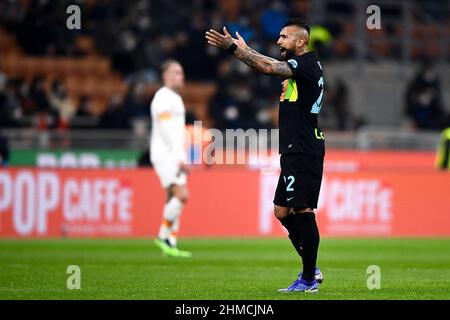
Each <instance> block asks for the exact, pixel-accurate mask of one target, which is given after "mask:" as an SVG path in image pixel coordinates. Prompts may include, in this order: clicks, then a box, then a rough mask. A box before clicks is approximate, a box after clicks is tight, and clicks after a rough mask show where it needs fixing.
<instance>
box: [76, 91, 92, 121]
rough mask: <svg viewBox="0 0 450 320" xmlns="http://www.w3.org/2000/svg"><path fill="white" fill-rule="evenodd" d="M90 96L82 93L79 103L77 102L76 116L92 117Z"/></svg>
mask: <svg viewBox="0 0 450 320" xmlns="http://www.w3.org/2000/svg"><path fill="white" fill-rule="evenodd" d="M91 103H92V101H91V97H89V96H86V95H82V96H81V98H80V103H79V104H78V108H77V111H76V113H75V116H77V117H92V106H91Z"/></svg>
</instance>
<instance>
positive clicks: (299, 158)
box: [273, 153, 324, 209]
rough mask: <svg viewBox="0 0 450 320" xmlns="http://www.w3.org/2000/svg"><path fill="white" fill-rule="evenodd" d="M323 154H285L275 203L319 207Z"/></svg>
mask: <svg viewBox="0 0 450 320" xmlns="http://www.w3.org/2000/svg"><path fill="white" fill-rule="evenodd" d="M323 160H324V157H323V156H318V155H312V154H297V153H296V154H283V155H281V158H280V165H281V173H280V178H279V179H278V185H277V190H276V191H275V198H274V200H273V203H274V204H275V205H277V206H280V207H288V208H307V207H310V208H312V209H315V208H317V202H318V200H319V192H320V185H321V183H322V175H323Z"/></svg>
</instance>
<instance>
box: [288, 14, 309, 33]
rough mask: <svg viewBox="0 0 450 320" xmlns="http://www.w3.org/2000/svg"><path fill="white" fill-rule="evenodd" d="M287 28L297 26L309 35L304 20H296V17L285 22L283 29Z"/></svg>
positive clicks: (306, 23) (307, 26) (307, 25)
mask: <svg viewBox="0 0 450 320" xmlns="http://www.w3.org/2000/svg"><path fill="white" fill-rule="evenodd" d="M288 26H298V27H300V28H303V29H305V30H306V31H307V32H308V35H309V29H310V28H309V24H308V22H306V21H305V20H303V19H301V18H297V17H290V18H289V19H287V20H286V22H285V24H284V27H288Z"/></svg>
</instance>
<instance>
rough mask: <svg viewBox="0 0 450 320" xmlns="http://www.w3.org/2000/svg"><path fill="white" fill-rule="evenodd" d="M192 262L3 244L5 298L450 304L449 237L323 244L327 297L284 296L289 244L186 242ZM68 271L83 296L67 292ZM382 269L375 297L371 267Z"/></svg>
mask: <svg viewBox="0 0 450 320" xmlns="http://www.w3.org/2000/svg"><path fill="white" fill-rule="evenodd" d="M180 245H181V248H183V249H187V250H191V251H192V252H193V257H192V258H190V259H186V258H185V259H183V258H168V257H163V256H161V254H160V252H159V251H158V249H157V248H156V247H155V246H154V244H153V241H152V240H151V239H148V240H146V239H139V240H78V239H77V240H75V239H53V240H1V241H0V299H211V300H213V299H226V300H228V299H270V300H272V299H273V300H275V299H449V298H450V239H448V238H447V239H322V241H321V244H320V251H319V260H318V264H319V266H320V268H321V270H322V272H323V274H324V277H325V280H324V282H323V284H322V285H321V286H320V289H319V293H318V294H316V295H313V294H302V293H277V292H276V289H277V288H280V287H283V286H287V285H289V284H290V283H291V282H292V281H293V280H294V279H295V277H296V275H297V273H298V272H299V271H300V268H301V265H300V261H299V259H298V258H297V255H296V253H295V251H294V249H293V248H292V247H291V245H290V243H289V241H288V239H287V238H286V239H280V238H269V239H268V238H261V239H186V240H184V239H182V240H181V241H180ZM68 265H78V266H79V267H80V268H81V289H80V290H69V289H67V286H66V281H67V278H68V277H69V276H70V275H69V274H67V273H66V269H67V266H68ZM370 265H377V266H379V267H380V269H381V289H380V290H368V288H367V285H366V282H367V278H368V277H369V276H370V274H367V267H368V266H370Z"/></svg>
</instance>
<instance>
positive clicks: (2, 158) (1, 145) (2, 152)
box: [0, 134, 9, 167]
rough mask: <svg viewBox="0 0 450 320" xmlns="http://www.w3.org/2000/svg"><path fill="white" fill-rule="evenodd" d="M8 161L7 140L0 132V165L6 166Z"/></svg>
mask: <svg viewBox="0 0 450 320" xmlns="http://www.w3.org/2000/svg"><path fill="white" fill-rule="evenodd" d="M8 161H9V145H8V140H7V139H6V138H5V137H3V136H2V135H1V134H0V167H3V166H6V165H7V164H8Z"/></svg>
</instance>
